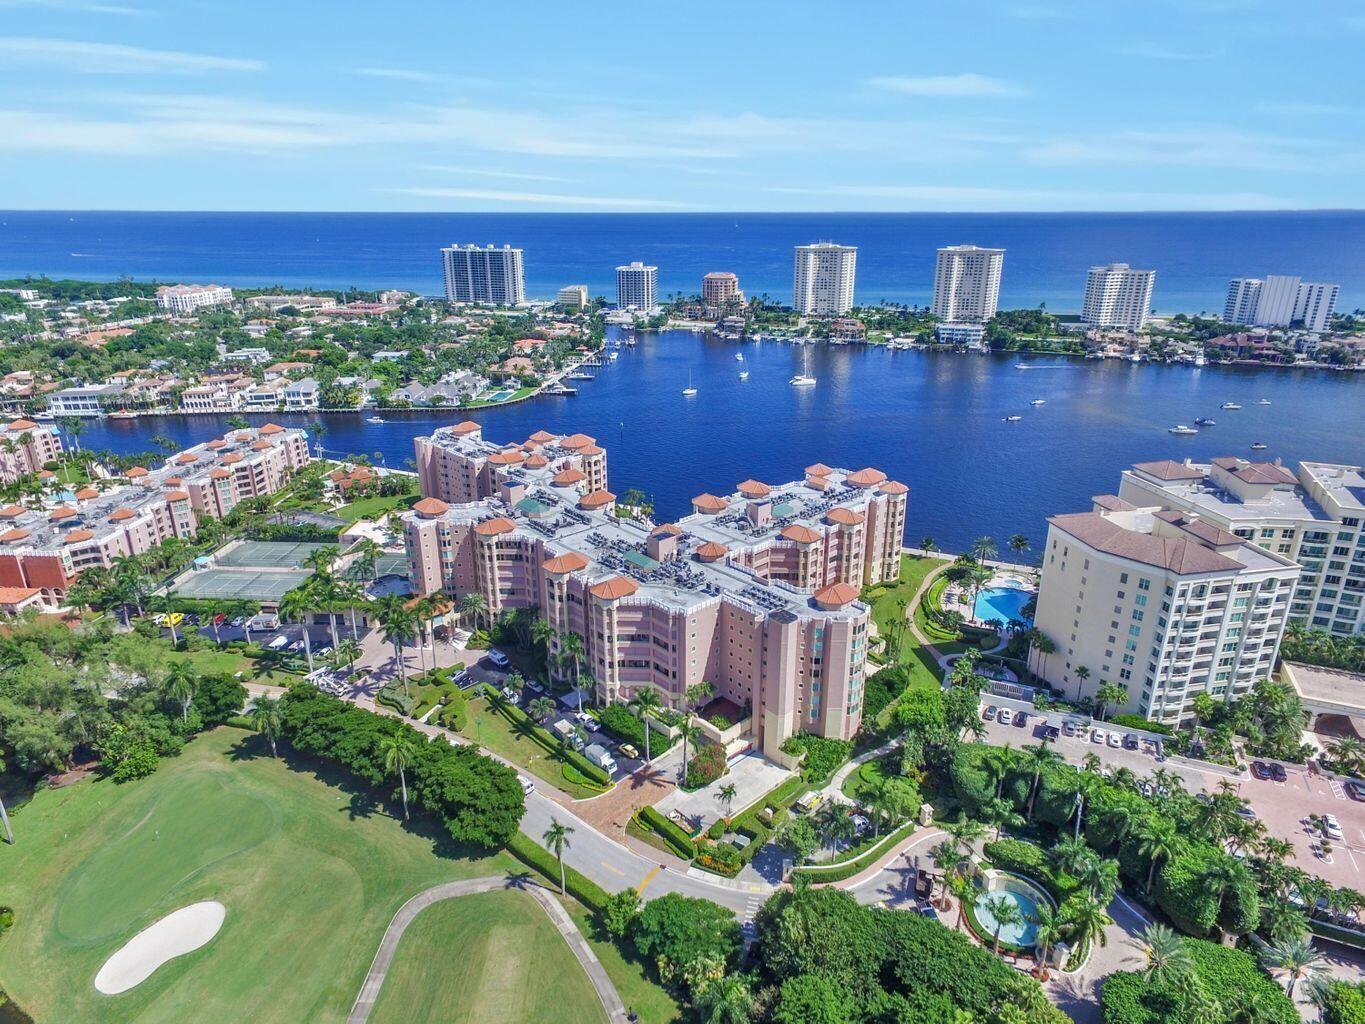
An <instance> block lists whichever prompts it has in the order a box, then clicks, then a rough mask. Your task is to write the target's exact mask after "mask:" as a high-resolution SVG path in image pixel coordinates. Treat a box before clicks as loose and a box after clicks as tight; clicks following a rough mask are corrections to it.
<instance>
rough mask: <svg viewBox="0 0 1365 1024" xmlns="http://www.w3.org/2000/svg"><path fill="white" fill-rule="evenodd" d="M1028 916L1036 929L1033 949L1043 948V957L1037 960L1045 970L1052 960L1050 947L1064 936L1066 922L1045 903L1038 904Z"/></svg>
mask: <svg viewBox="0 0 1365 1024" xmlns="http://www.w3.org/2000/svg"><path fill="white" fill-rule="evenodd" d="M1030 916H1031V917H1032V918H1033V923H1034V925H1035V927H1036V931H1035V932H1034V936H1033V941H1034V948H1035V949H1036V948H1037V947H1038V946H1041V947H1043V955H1042V956H1041V957H1039V958H1038V959H1039V963H1040V964H1041V965H1042V968H1043V969H1044V970H1046V969H1047V965H1048V962H1049V961H1050V960H1051V959H1052V947H1053V946H1055V945H1056V944H1057V943H1058V942H1060V941H1061V940H1062V938H1063V936H1064V935H1065V934H1066V920H1065V919H1064V918H1063V917H1062V915H1061V914H1060V913H1058V911H1057V910H1056V909H1054V908H1053V907H1052V906H1051V905H1049V904H1047V903H1039V904H1038V905H1037V906H1036V907H1035V908H1034V910H1033V913H1032V914H1031V915H1030Z"/></svg>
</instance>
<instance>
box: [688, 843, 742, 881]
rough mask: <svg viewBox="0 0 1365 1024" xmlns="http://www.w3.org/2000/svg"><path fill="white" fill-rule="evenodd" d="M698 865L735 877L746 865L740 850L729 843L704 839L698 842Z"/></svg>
mask: <svg viewBox="0 0 1365 1024" xmlns="http://www.w3.org/2000/svg"><path fill="white" fill-rule="evenodd" d="M697 866H698V867H703V868H706V869H707V870H708V871H714V872H716V873H717V874H721V875H726V876H728V877H730V878H733V877H734V876H735V875H737V874H739V869H740V868H742V867H743V866H744V861H743V860H742V859H741V858H740V855H739V851H738V850H736V849H735V848H734V847H733V846H731V845H730V844H729V843H712V842H708V841H705V840H703V841H702V842H700V843H698V844H697Z"/></svg>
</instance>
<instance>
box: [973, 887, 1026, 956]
mask: <svg viewBox="0 0 1365 1024" xmlns="http://www.w3.org/2000/svg"><path fill="white" fill-rule="evenodd" d="M983 906H984V909H985V911H986V913H988V914H990V915H991V917H993V918H995V953H996V955H997V956H999V955H1000V931H1001V929H1003V928H1004V927H1005V926H1006V925H1011V924H1022V923H1023V921H1024V912H1023V911H1022V910H1020V909H1019V904H1017V903H1015V902H1014V900H1012V899H1010V898H1009V897H1008V896H987V897H986V899H985V900H984V902H983Z"/></svg>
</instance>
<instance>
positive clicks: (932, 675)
mask: <svg viewBox="0 0 1365 1024" xmlns="http://www.w3.org/2000/svg"><path fill="white" fill-rule="evenodd" d="M947 564H948V559H946V558H920V557H916V556H914V555H902V556H901V578H900V579H899V580H898V581H897V582H895V583H892V584H883V585H880V586H875V587H868V588H867V589H866V590H864V591H863V600H864V601H866V602H868V604H870V605H871V606H872V621H873V622H875V623H876V624H877V631H878V633H884V632H885V631H886V630H888V629H890V627H891V626H892V624H893V623H895V622H896V621H897V619H898V618H899V617H900V616H902V615H904V614H905V609H906V608H910V607H911V605H912V603H913V601H914V596H915V594H916V592H917V591H918V590H919V588H920V587H921V586H922V585H923V583H924V581H925V579H926V578H927V577H928V576H929V574H930V573H931V572H933V571H934V570H935V569H937V568H939V567H940V566H944V565H947ZM914 616H915V623H916V625H919V626H920V627H921V629H923V628H924V625H925V621H924V611H923V609H922V608H921V607H919V606H918V605H915V607H914ZM934 646H935V647H937V649H938V650H939V652H940V653H942V654H952V653H955V652H958V651H963V650H966V649H967V647H966V645H965V644H962V643H958V642H956V641H954V642H945V643H941V644H938V643H936V644H935V645H934ZM900 660H901V664H903V665H904V666H905V667H906V669H907V670H908V671H909V674H910V680H909V683H908V685H907V689H910V690H914V689H938V687H939V685H940V679H939V672H938V662H937V661H936V660H935V658H934V656H933V654H932V653H931V652H930V651H928V650H927V649H925V647H924V645H923V644H921V643H919V641H917V640H916V639H915V637H914V636H913V634H911V632H910V631H909V630H906V631H905V633H904V634H903V639H902V642H901V652H900ZM893 709H894V704H893V705H888V707H887V708H886V709H885V710H884V712H883V715H885V716H887V720H888V721H889V716H890V714H891V713H892V711H893ZM883 724H885V723H883Z"/></svg>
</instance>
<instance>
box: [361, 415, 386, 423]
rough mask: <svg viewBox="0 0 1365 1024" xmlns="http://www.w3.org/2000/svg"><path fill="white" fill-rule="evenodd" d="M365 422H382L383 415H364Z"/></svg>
mask: <svg viewBox="0 0 1365 1024" xmlns="http://www.w3.org/2000/svg"><path fill="white" fill-rule="evenodd" d="M365 422H366V423H383V422H384V417H383V416H367V417H365Z"/></svg>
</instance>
